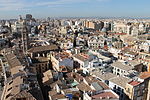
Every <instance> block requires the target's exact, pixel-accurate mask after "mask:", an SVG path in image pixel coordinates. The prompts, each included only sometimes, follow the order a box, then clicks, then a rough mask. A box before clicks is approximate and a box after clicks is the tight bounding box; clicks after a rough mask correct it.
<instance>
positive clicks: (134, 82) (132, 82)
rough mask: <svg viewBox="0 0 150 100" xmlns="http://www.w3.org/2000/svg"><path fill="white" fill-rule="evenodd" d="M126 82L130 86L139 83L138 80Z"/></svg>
mask: <svg viewBox="0 0 150 100" xmlns="http://www.w3.org/2000/svg"><path fill="white" fill-rule="evenodd" d="M128 84H130V85H132V86H137V85H139V84H140V82H138V81H131V82H129V83H128Z"/></svg>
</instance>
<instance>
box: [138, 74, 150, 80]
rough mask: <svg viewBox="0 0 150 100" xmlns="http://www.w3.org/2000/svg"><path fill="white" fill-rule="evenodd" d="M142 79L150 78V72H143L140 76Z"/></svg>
mask: <svg viewBox="0 0 150 100" xmlns="http://www.w3.org/2000/svg"><path fill="white" fill-rule="evenodd" d="M139 77H140V78H141V79H147V78H150V72H143V73H141V74H140V76H139Z"/></svg>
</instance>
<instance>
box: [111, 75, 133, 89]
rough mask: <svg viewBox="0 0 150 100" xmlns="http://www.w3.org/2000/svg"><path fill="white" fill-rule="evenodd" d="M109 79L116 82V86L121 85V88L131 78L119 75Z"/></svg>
mask: <svg viewBox="0 0 150 100" xmlns="http://www.w3.org/2000/svg"><path fill="white" fill-rule="evenodd" d="M109 81H111V82H112V83H114V84H117V85H118V86H121V87H122V88H125V87H126V83H128V82H129V81H131V80H130V79H128V78H125V77H122V76H119V77H114V78H111V79H109Z"/></svg>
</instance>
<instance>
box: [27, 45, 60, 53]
mask: <svg viewBox="0 0 150 100" xmlns="http://www.w3.org/2000/svg"><path fill="white" fill-rule="evenodd" d="M57 49H58V46H56V45H47V46H39V47H33V48H31V49H29V50H28V52H30V53H36V52H43V51H51V50H57Z"/></svg>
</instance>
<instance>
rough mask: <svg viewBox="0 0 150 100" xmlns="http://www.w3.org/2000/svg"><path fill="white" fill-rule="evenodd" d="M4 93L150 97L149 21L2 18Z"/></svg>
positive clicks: (0, 86) (67, 98) (0, 82)
mask: <svg viewBox="0 0 150 100" xmlns="http://www.w3.org/2000/svg"><path fill="white" fill-rule="evenodd" d="M0 98H1V99H0V100H150V20H149V19H134V18H132V19H131V18H125V19H124V18H84V17H82V18H75V17H74V18H51V17H48V18H45V19H37V18H34V16H32V15H31V14H26V15H19V16H18V19H11V20H1V21H0Z"/></svg>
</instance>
